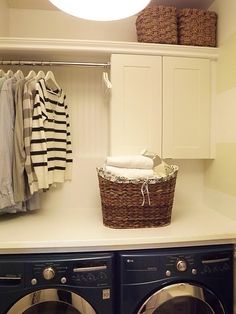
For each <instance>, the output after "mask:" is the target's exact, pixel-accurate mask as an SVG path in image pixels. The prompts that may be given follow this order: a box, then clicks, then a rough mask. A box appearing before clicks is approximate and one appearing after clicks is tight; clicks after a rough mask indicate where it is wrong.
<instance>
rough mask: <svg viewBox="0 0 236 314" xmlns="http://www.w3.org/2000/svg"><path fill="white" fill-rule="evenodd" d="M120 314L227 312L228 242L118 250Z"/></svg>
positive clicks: (229, 307) (230, 277)
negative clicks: (184, 246) (225, 243)
mask: <svg viewBox="0 0 236 314" xmlns="http://www.w3.org/2000/svg"><path fill="white" fill-rule="evenodd" d="M118 265H119V275H118V277H120V291H119V299H120V301H119V303H120V308H119V313H120V314H233V246H232V245H218V246H205V247H191V248H179V249H178V248H171V249H156V250H143V251H125V252H122V253H120V254H119V262H118Z"/></svg>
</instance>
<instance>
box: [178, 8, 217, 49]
mask: <svg viewBox="0 0 236 314" xmlns="http://www.w3.org/2000/svg"><path fill="white" fill-rule="evenodd" d="M216 30H217V14H216V13H215V12H212V11H206V10H200V9H182V10H180V11H179V13H178V37H179V44H181V45H192V46H209V47H216Z"/></svg>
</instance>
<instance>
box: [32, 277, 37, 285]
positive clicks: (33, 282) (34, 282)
mask: <svg viewBox="0 0 236 314" xmlns="http://www.w3.org/2000/svg"><path fill="white" fill-rule="evenodd" d="M37 283H38V281H37V279H36V278H32V279H31V284H32V285H33V286H35V285H37Z"/></svg>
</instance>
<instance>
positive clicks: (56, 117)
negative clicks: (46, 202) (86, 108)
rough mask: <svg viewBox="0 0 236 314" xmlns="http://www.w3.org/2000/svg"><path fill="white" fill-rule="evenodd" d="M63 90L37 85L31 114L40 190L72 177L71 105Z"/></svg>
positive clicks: (32, 150)
mask: <svg viewBox="0 0 236 314" xmlns="http://www.w3.org/2000/svg"><path fill="white" fill-rule="evenodd" d="M65 98H66V96H65V94H64V92H63V90H57V91H53V90H51V89H49V88H48V87H47V86H46V83H45V80H44V79H41V80H39V82H38V83H37V84H36V95H35V102H34V108H33V116H32V119H33V120H32V137H31V152H30V153H31V160H32V166H33V168H34V171H35V174H36V177H37V180H38V188H39V189H48V188H49V187H50V185H51V184H53V183H62V182H64V181H67V180H70V179H71V172H72V171H71V170H72V169H71V167H72V147H71V134H70V122H69V114H68V107H67V105H66V104H65Z"/></svg>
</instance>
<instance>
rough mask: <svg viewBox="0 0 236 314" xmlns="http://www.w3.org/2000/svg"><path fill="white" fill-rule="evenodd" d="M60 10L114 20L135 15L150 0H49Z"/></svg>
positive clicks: (98, 18)
mask: <svg viewBox="0 0 236 314" xmlns="http://www.w3.org/2000/svg"><path fill="white" fill-rule="evenodd" d="M49 1H50V2H51V3H52V4H53V5H55V6H56V7H57V8H59V9H60V10H62V11H64V12H66V13H68V14H71V15H73V16H76V17H79V18H82V19H87V20H94V21H114V20H120V19H124V18H127V17H129V16H132V15H135V14H136V13H138V12H140V11H141V10H142V9H144V8H145V7H146V6H147V5H148V3H149V2H150V0H49Z"/></svg>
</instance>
